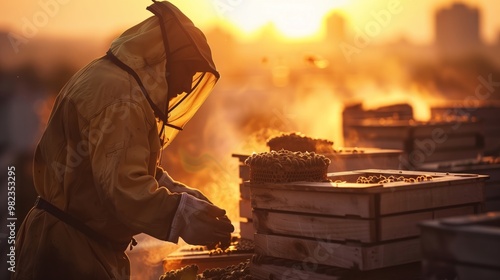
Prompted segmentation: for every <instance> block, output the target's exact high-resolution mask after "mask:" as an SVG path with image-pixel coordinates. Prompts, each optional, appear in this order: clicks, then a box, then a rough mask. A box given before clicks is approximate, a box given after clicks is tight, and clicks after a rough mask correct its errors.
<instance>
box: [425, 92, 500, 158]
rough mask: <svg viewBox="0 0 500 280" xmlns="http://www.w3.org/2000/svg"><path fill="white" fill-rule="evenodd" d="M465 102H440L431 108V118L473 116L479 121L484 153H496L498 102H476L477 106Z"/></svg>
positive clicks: (499, 144) (499, 121) (499, 127)
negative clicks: (466, 104) (467, 104)
mask: <svg viewBox="0 0 500 280" xmlns="http://www.w3.org/2000/svg"><path fill="white" fill-rule="evenodd" d="M464 105H465V104H453V103H450V104H441V105H437V106H434V107H433V108H431V118H432V119H450V118H451V119H453V118H455V119H456V118H475V119H477V120H479V121H480V122H481V126H480V129H481V132H482V134H483V136H484V152H485V154H486V155H498V152H499V151H500V115H499V114H498V112H499V110H500V103H498V102H491V101H489V102H483V103H480V102H477V104H476V105H477V106H464Z"/></svg>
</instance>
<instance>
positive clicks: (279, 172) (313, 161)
mask: <svg viewBox="0 0 500 280" xmlns="http://www.w3.org/2000/svg"><path fill="white" fill-rule="evenodd" d="M245 164H246V165H248V166H249V167H250V181H251V182H252V183H262V182H267V183H284V182H293V181H325V180H326V174H327V170H328V166H329V165H330V159H329V158H327V157H325V156H323V155H319V154H316V153H315V152H292V151H288V150H283V149H281V150H279V151H271V152H265V153H256V154H252V155H251V156H250V157H248V158H247V159H246V160H245Z"/></svg>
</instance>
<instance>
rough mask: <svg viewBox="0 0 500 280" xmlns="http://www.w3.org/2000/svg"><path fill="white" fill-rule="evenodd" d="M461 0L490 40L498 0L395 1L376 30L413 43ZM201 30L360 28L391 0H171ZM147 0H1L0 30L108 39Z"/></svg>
mask: <svg viewBox="0 0 500 280" xmlns="http://www.w3.org/2000/svg"><path fill="white" fill-rule="evenodd" d="M456 1H459V2H464V3H467V4H470V5H472V6H476V7H479V8H480V9H481V11H482V22H481V24H482V37H483V39H484V40H485V41H486V42H494V41H495V40H496V39H497V36H498V34H499V32H500V17H498V14H500V1H498V0H419V1H413V0H400V1H395V2H399V3H400V4H399V5H400V6H401V8H402V11H401V12H400V13H398V14H393V15H392V19H391V22H390V23H389V24H388V25H387V26H386V27H384V30H383V32H382V33H381V34H380V38H379V40H380V41H381V42H384V41H390V40H394V39H398V38H401V37H405V38H407V39H409V40H410V41H412V42H415V43H424V44H425V43H430V42H432V39H433V34H434V31H433V23H434V16H433V14H434V11H435V9H436V8H437V7H443V6H447V5H450V3H452V2H456ZM171 2H172V3H174V4H175V5H177V6H178V7H179V8H180V9H181V10H182V11H183V12H185V13H186V14H187V15H188V16H189V17H190V18H191V19H192V20H193V21H194V22H195V24H196V25H198V26H199V27H200V28H201V29H208V28H210V27H211V26H212V25H213V24H215V22H219V23H220V22H223V23H224V25H225V26H227V27H229V28H231V29H233V30H239V34H240V35H241V36H242V38H249V37H251V35H252V34H254V33H255V31H256V30H257V29H258V28H259V27H262V26H263V25H265V24H266V23H269V22H272V23H273V24H275V25H276V27H277V28H278V29H279V30H280V31H281V32H282V33H283V34H284V36H287V37H290V38H301V37H302V36H312V35H318V34H321V33H318V32H320V31H321V30H320V29H319V28H320V26H321V20H322V18H323V16H324V15H325V14H327V13H329V12H330V11H332V9H336V10H338V11H340V12H341V13H343V14H344V15H345V16H346V18H347V20H348V24H349V25H350V26H358V27H363V26H364V25H365V24H367V22H369V21H370V20H373V18H372V12H379V11H381V10H383V9H387V6H388V5H389V4H390V3H391V2H394V0H172V1H171ZM149 4H151V1H150V0H134V1H123V0H122V1H118V0H99V1H98V0H18V1H1V2H0V10H1V11H2V16H1V17H0V30H7V31H11V32H16V33H17V34H20V35H23V36H25V37H27V36H33V37H34V36H43V35H47V36H54V35H55V36H66V37H80V36H84V37H89V36H92V37H94V38H100V37H102V38H108V37H110V36H114V35H116V34H117V33H120V32H121V31H123V30H124V29H126V28H127V27H130V26H132V25H134V24H136V23H138V22H140V21H141V20H143V19H145V18H146V17H149V16H150V15H151V14H150V13H149V12H148V11H146V9H145V7H146V6H148V5H149Z"/></svg>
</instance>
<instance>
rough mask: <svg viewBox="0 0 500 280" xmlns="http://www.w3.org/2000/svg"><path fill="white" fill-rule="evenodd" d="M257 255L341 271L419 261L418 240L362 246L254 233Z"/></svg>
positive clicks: (369, 268)
mask: <svg viewBox="0 0 500 280" xmlns="http://www.w3.org/2000/svg"><path fill="white" fill-rule="evenodd" d="M254 242H255V252H256V253H257V254H261V255H266V256H272V257H277V258H287V259H293V260H297V261H309V262H312V263H319V264H325V265H330V266H337V267H343V268H354V267H356V268H359V269H360V270H371V269H377V268H382V267H388V266H394V265H399V264H404V263H410V262H415V261H419V260H420V251H419V247H420V242H419V239H418V238H414V239H409V240H402V241H395V242H390V243H385V244H380V245H372V246H367V247H363V246H360V245H346V244H340V243H332V242H324V241H320V240H311V239H302V238H296V237H285V236H278V235H265V234H255V236H254Z"/></svg>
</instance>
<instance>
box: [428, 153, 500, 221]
mask: <svg viewBox="0 0 500 280" xmlns="http://www.w3.org/2000/svg"><path fill="white" fill-rule="evenodd" d="M423 169H425V170H427V171H432V172H454V173H474V174H484V175H488V176H489V180H487V181H486V182H485V184H484V190H483V192H484V211H485V212H488V211H500V157H492V156H489V157H482V158H480V159H477V160H473V161H459V162H454V163H452V164H435V165H426V166H425V167H424V168H423Z"/></svg>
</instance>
